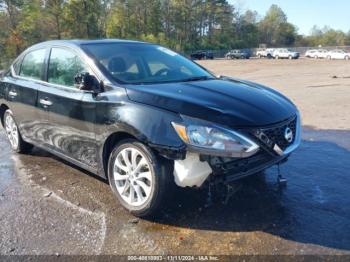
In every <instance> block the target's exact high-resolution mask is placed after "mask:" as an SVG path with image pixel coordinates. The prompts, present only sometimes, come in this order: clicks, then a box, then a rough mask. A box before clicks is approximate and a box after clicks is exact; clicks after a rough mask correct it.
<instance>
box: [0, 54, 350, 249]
mask: <svg viewBox="0 0 350 262" xmlns="http://www.w3.org/2000/svg"><path fill="white" fill-rule="evenodd" d="M201 64H203V65H204V66H206V67H208V68H209V69H211V70H213V71H215V72H216V73H217V74H223V75H229V76H235V77H238V78H244V79H249V80H253V81H257V82H260V83H262V84H266V85H269V86H272V87H275V88H276V89H278V90H280V91H281V92H283V93H284V94H285V95H287V96H288V97H290V98H291V99H292V100H293V101H294V102H295V104H296V105H297V106H298V107H299V108H300V110H301V113H302V116H303V120H304V125H306V126H309V128H304V131H303V143H302V145H301V147H300V149H299V150H298V151H297V152H296V153H295V154H293V155H292V156H291V158H290V160H289V162H288V163H286V164H285V165H284V166H283V167H282V172H283V173H284V175H285V176H286V177H287V178H288V179H289V182H288V185H287V187H286V188H285V189H280V188H279V187H278V185H277V184H276V168H271V169H270V170H267V171H266V172H265V175H259V176H253V177H250V178H248V179H245V180H244V181H242V182H241V183H242V185H243V187H242V189H241V190H240V191H239V192H238V193H237V194H236V195H235V196H234V197H233V198H232V199H231V200H230V202H229V203H228V204H226V205H224V204H217V205H214V206H211V207H206V205H205V204H206V196H207V194H206V192H204V191H200V190H199V191H197V190H194V191H184V192H182V193H181V195H180V196H178V198H177V199H174V200H173V202H172V203H169V206H168V207H167V208H164V210H163V212H162V215H161V217H160V218H159V219H157V220H152V221H149V220H138V219H134V218H133V217H132V216H131V215H129V214H128V213H127V212H126V211H124V210H123V209H122V208H121V207H120V206H119V205H118V204H117V203H116V202H115V200H114V198H113V196H112V194H111V193H110V190H109V186H108V185H107V184H106V183H105V182H103V181H101V180H99V179H97V178H96V177H94V176H92V175H91V174H89V173H87V172H85V171H82V170H79V169H77V168H75V167H73V166H70V165H68V164H67V163H65V162H63V161H61V160H59V159H57V158H56V157H53V156H52V155H50V154H48V153H45V152H43V151H41V150H38V149H35V150H33V152H32V154H31V155H16V154H12V153H11V152H10V147H9V144H8V143H7V141H6V139H5V134H4V132H3V130H1V131H0V148H1V150H0V224H1V227H0V254H60V255H62V254H92V255H93V254H152V255H154V254H198V255H203V254H205V255H209V254H215V255H220V254H226V255H227V254H240V255H244V254H290V255H297V254H350V227H349V225H350V198H349V191H350V171H349V170H350V161H349V160H350V103H349V101H350V63H349V62H345V61H314V60H297V61H287V60H285V61H275V60H244V61H242V60H237V61H225V60H218V61H202V62H201ZM334 77H336V78H334ZM189 199H190V201H189Z"/></svg>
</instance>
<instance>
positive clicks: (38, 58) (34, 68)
mask: <svg viewBox="0 0 350 262" xmlns="http://www.w3.org/2000/svg"><path fill="white" fill-rule="evenodd" d="M45 54H46V50H45V49H38V50H35V51H31V52H30V53H28V54H26V56H25V57H24V58H23V61H22V64H21V69H20V73H19V75H20V76H23V77H27V78H31V79H37V80H41V78H42V72H43V65H44V61H45Z"/></svg>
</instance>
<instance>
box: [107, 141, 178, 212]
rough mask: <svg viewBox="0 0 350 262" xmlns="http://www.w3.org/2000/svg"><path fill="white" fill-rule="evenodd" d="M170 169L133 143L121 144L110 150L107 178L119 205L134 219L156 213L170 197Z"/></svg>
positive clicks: (141, 145) (138, 144) (145, 149)
mask: <svg viewBox="0 0 350 262" xmlns="http://www.w3.org/2000/svg"><path fill="white" fill-rule="evenodd" d="M172 173H173V172H172V168H171V165H170V163H169V162H168V161H166V160H165V159H162V158H161V157H157V156H156V155H155V154H154V153H153V152H152V150H151V149H150V148H148V147H147V146H145V145H144V144H142V143H139V142H138V141H137V140H133V139H129V140H124V141H121V142H120V143H119V144H118V145H116V146H115V148H114V150H113V151H112V153H111V155H110V158H109V163H108V178H109V182H110V186H111V188H112V190H113V193H114V194H115V196H116V197H117V199H118V200H119V202H120V203H121V205H122V206H123V207H124V208H126V209H127V210H128V211H130V212H131V213H132V214H133V215H135V216H138V217H146V216H151V215H154V214H156V212H157V211H158V209H159V207H160V206H161V205H162V204H164V203H165V202H166V200H167V199H168V197H169V196H170V194H171V191H172V190H171V187H172V184H173V183H172V182H173V179H174V178H173V174H172Z"/></svg>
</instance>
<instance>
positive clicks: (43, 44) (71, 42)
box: [28, 39, 148, 49]
mask: <svg viewBox="0 0 350 262" xmlns="http://www.w3.org/2000/svg"><path fill="white" fill-rule="evenodd" d="M106 43H130V44H132V43H133V44H135V43H138V44H148V43H146V42H141V41H134V40H124V39H98V40H90V39H70V40H50V41H45V42H41V43H38V44H35V45H33V46H31V47H29V48H28V49H33V48H40V47H46V46H52V45H62V46H75V47H80V46H82V45H86V44H106Z"/></svg>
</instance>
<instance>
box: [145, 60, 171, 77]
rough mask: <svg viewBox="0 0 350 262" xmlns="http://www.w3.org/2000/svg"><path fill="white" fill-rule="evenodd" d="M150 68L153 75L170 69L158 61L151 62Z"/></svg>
mask: <svg viewBox="0 0 350 262" xmlns="http://www.w3.org/2000/svg"><path fill="white" fill-rule="evenodd" d="M148 66H149V70H150V71H151V74H152V75H154V74H155V73H157V72H159V71H160V70H162V69H169V68H168V67H167V66H166V65H165V64H164V63H162V62H158V61H150V62H149V63H148Z"/></svg>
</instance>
